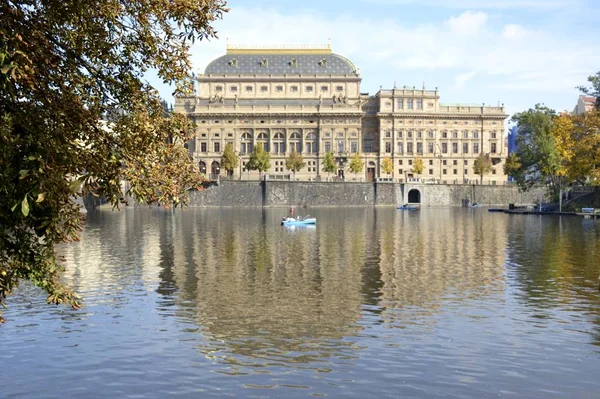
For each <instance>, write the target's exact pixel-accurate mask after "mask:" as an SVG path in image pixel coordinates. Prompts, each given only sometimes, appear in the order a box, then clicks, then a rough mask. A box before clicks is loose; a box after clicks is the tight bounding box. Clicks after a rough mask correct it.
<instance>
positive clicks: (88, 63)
mask: <svg viewBox="0 0 600 399" xmlns="http://www.w3.org/2000/svg"><path fill="white" fill-rule="evenodd" d="M224 7H225V2H224V1H222V0H205V1H201V2H197V1H167V0H151V1H135V0H133V1H118V0H106V1H101V2H97V1H94V2H91V1H87V0H80V1H73V0H62V1H54V2H48V1H39V0H29V1H21V2H16V1H2V2H0V15H2V18H0V153H1V155H0V302H2V301H3V299H4V298H5V297H6V295H7V294H9V293H10V292H11V290H13V289H14V288H15V287H16V286H17V284H18V283H19V281H21V280H31V281H33V282H34V283H35V284H36V285H38V286H39V287H41V288H43V289H44V290H46V291H47V293H48V302H49V303H56V304H58V303H69V304H71V305H72V306H73V307H77V306H79V305H78V302H77V297H76V296H75V295H74V294H73V292H71V291H70V290H69V289H67V288H66V287H65V286H63V284H61V283H60V281H59V280H58V275H59V272H60V271H61V265H60V263H59V262H58V260H57V258H56V256H55V254H54V247H55V245H56V244H57V243H59V242H64V241H73V240H77V239H78V234H79V231H80V228H81V226H82V217H81V213H80V209H79V206H78V205H76V203H75V199H76V198H77V197H80V196H82V195H83V194H93V195H97V196H99V195H102V196H105V197H106V198H107V199H108V200H109V201H111V202H112V203H113V204H114V205H115V206H116V205H117V204H118V203H123V202H125V198H126V196H127V195H131V196H133V197H134V198H136V199H137V200H138V201H142V202H156V203H159V204H161V205H177V204H178V203H180V202H181V201H184V200H185V193H186V192H187V190H188V189H190V188H194V187H198V186H199V185H200V183H201V179H200V177H199V173H198V170H197V168H196V167H195V166H194V165H192V163H191V161H190V159H189V156H188V154H187V151H186V150H185V149H184V148H183V146H182V143H184V142H185V141H187V139H188V132H190V131H191V130H190V124H189V122H188V121H187V120H186V118H185V117H184V116H183V115H167V114H165V112H164V108H163V106H162V105H161V102H160V98H159V96H158V93H157V92H156V90H154V89H153V88H152V87H151V86H150V85H149V84H148V83H147V82H146V81H145V80H144V79H143V74H144V73H145V72H146V71H148V70H150V69H152V70H155V71H156V72H157V74H158V76H159V77H160V78H162V80H163V81H164V82H165V83H167V84H172V85H173V86H174V87H175V92H176V93H183V92H189V91H190V90H191V88H192V79H191V74H190V60H189V54H188V51H189V48H190V44H191V43H192V42H193V41H194V40H196V39H206V38H211V37H214V36H215V34H216V32H215V31H214V29H213V28H212V27H211V23H212V22H213V21H215V20H216V19H218V18H220V17H221V16H222V14H223V12H225V11H227V10H226V9H225V8H224ZM101 120H107V121H108V122H107V123H101V122H100V121H101ZM122 179H126V180H127V181H128V185H127V187H129V189H128V191H126V192H123V189H122V186H121V181H122ZM0 320H1V317H0Z"/></svg>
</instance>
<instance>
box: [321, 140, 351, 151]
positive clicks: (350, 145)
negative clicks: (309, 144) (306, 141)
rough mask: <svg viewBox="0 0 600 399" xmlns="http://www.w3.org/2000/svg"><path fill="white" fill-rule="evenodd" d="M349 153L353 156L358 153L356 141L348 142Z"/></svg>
mask: <svg viewBox="0 0 600 399" xmlns="http://www.w3.org/2000/svg"><path fill="white" fill-rule="evenodd" d="M350 151H352V153H353V154H356V153H357V152H358V143H357V142H356V141H351V142H350ZM315 152H316V151H315Z"/></svg>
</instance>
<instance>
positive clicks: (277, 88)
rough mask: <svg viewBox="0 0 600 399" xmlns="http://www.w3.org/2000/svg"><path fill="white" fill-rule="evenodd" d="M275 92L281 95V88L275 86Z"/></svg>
mask: <svg viewBox="0 0 600 399" xmlns="http://www.w3.org/2000/svg"><path fill="white" fill-rule="evenodd" d="M275 91H276V92H278V93H281V92H282V91H283V86H275Z"/></svg>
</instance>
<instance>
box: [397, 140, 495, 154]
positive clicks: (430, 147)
mask: <svg viewBox="0 0 600 399" xmlns="http://www.w3.org/2000/svg"><path fill="white" fill-rule="evenodd" d="M404 144H405V143H397V152H398V153H399V154H404V149H405V146H404ZM414 144H415V143H406V153H407V154H413V153H414V152H415V151H414V150H415V146H414ZM451 144H452V146H451V149H452V153H453V154H458V149H459V146H458V143H451ZM472 144H473V154H478V153H479V143H472ZM469 145H470V143H462V153H463V154H468V153H469ZM435 147H436V146H435V145H434V143H427V153H428V154H434V153H435V152H436V151H435ZM437 147H438V149H439V150H440V151H441V153H442V154H447V153H448V149H449V148H448V143H441V147H440V146H439V145H438V146H437ZM496 151H497V144H496V143H490V153H492V154H495V153H496ZM385 152H386V153H388V154H389V153H391V152H392V143H391V142H389V141H386V142H385ZM416 153H417V154H423V143H416Z"/></svg>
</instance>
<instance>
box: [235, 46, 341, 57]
mask: <svg viewBox="0 0 600 399" xmlns="http://www.w3.org/2000/svg"><path fill="white" fill-rule="evenodd" d="M227 54H230V55H234V54H322V55H328V54H331V44H326V45H316V46H313V45H298V46H252V45H230V44H228V45H227Z"/></svg>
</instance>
